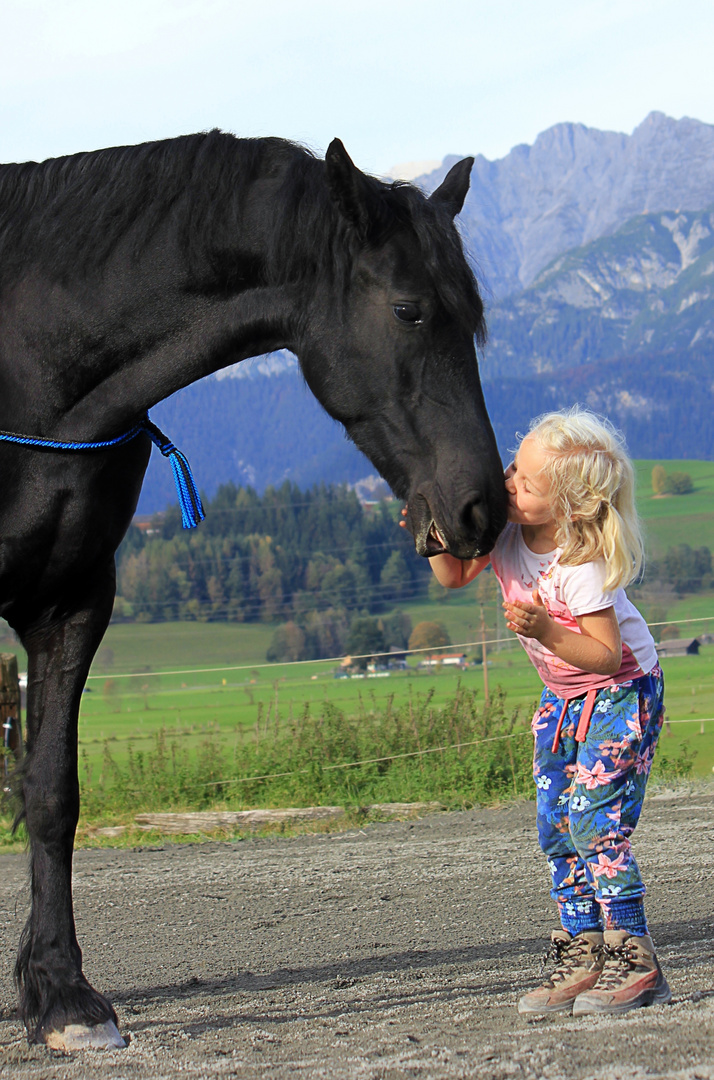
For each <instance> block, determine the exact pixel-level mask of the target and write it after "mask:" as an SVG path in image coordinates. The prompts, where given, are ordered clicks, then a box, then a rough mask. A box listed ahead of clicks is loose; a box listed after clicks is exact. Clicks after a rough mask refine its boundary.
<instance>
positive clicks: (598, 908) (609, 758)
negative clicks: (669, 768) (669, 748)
mask: <svg viewBox="0 0 714 1080" xmlns="http://www.w3.org/2000/svg"><path fill="white" fill-rule="evenodd" d="M663 696H664V681H663V677H662V672H661V670H660V668H659V666H657V667H655V668H654V669H653V671H651V672H650V673H649V674H648V675H643V676H641V677H640V678H639V679H634V680H633V681H632V682H627V683H623V684H622V685H620V686H608V687H605V688H604V689H603V690H599V691H598V693H597V696H596V698H595V706H594V708H593V713H592V718H591V720H590V727H589V729H588V732H587V736H586V737H585V741H584V742H576V740H575V732H576V729H577V725H578V719H579V717H580V713H581V711H582V709H583V705H584V702H585V698H584V697H580V698H575V699H571V700H569V701H568V703H567V711H566V713H565V716H564V719H563V724H562V729H561V733H560V741H559V745H558V746H557V749H556V750H555V751H554V750H553V741H554V738H555V733H556V729H557V727H558V722H559V720H560V716H561V712H562V710H563V705H564V702H563V700H562V699H560V698H558V697H557V696H556V695H555V694H554V693H553V691H552V690H549V689H548V687H545V689H544V690H543V695H542V697H541V702H540V706H539V708H538V709H537V711H536V714H535V716H534V717H533V725H532V726H533V734H534V736H535V752H534V759H533V776H534V779H535V782H536V804H537V814H538V839H539V842H540V846H541V848H542V850H543V852H544V853H545V855H546V856H547V858H548V867H549V869H550V872H551V877H552V882H553V887H552V890H551V896H552V897H553V899H554V900H555V901H556V902H557V904H558V909H559V914H560V919H561V923H562V925H563V927H564V929H566V930H568V931H570V933H571V934H577V933H580V932H582V931H584V930H595V929H602V928H603V924H604V926H605V928H606V929H627V930H629V931H630V933H632V934H645V933H647V924H646V921H645V915H644V902H643V899H642V898H643V897H644V894H645V886H644V884H643V882H642V878H641V876H640V871H639V867H638V866H637V862H636V861H635V857H634V855H633V854H632V850H631V847H630V836H631V835H632V832H633V830H634V828H635V826H636V825H637V822H638V820H639V816H640V812H641V810H642V803H643V800H644V796H645V787H646V784H647V778H648V775H649V771H650V768H651V766H652V759H653V757H654V752H655V747H656V745H657V740H658V738H659V733H660V731H661V728H662V723H663V720H664V704H663Z"/></svg>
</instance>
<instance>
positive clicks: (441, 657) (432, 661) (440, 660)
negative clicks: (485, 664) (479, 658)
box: [418, 652, 466, 668]
mask: <svg viewBox="0 0 714 1080" xmlns="http://www.w3.org/2000/svg"><path fill="white" fill-rule="evenodd" d="M441 665H443V666H444V667H459V668H463V667H466V653H463V652H462V653H440V654H438V655H436V654H434V655H432V656H425V657H424V659H423V660H421V661H420V662H419V665H418V666H419V667H440V666H441Z"/></svg>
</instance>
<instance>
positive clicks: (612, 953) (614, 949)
mask: <svg viewBox="0 0 714 1080" xmlns="http://www.w3.org/2000/svg"><path fill="white" fill-rule="evenodd" d="M602 949H603V952H604V954H605V965H604V967H603V969H602V974H601V975H600V978H599V979H598V983H597V988H598V990H612V989H615V988H616V987H617V986H618V985H619V984H620V983H621V982H622V981H623V979H626V978H627V976H628V975H629V974H630V973H631V972H633V971H635V970H636V968H637V955H636V949H635V947H634V946H633V945H631V944H630V943H629V942H628V941H625V942H623V943H622V945H603V947H602Z"/></svg>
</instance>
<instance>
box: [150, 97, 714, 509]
mask: <svg viewBox="0 0 714 1080" xmlns="http://www.w3.org/2000/svg"><path fill="white" fill-rule="evenodd" d="M456 160H457V159H456V158H453V157H450V158H446V159H445V160H444V161H443V163H442V164H441V166H440V167H439V168H438V169H435V170H434V171H433V172H431V173H429V174H428V175H426V176H422V177H420V178H418V180H417V181H416V183H417V184H418V185H419V186H421V187H422V188H423V189H424V190H425V191H427V192H428V191H431V190H433V189H434V188H435V187H437V186H438V184H439V183H440V182H441V180H442V179H443V177H444V175H445V174H446V172H447V171H448V169H449V168H450V167H451V165H452V164H453V163H454V161H456ZM459 222H460V228H461V230H462V235H463V238H464V243H465V246H466V249H467V252H468V254H469V256H470V257H471V259H472V260H473V262H474V264H475V266H476V270H477V274H478V275H479V277H480V279H481V281H482V283H483V285H484V292H485V295H486V300H487V314H488V323H489V331H490V337H489V343H488V345H487V347H486V349H485V351H484V353H483V355H482V356H481V358H480V365H481V375H482V380H483V384H484V394H485V397H486V402H487V405H488V408H489V413H490V415H491V418H492V421H493V424H494V428H495V430H496V435H497V439H498V441H499V446H500V448H501V450H502V453H503V455H504V457H505V456H506V455H507V454H508V450H509V447H511V446H512V445H513V441H514V433H515V431H517V430H524V429H525V427H527V424H528V421H529V419H530V418H531V417H532V416H533V415H536V414H537V413H539V412H542V411H544V410H546V409H550V408H556V407H560V406H562V405H566V404H570V403H572V402H573V401H581V402H584V403H587V404H589V405H590V406H591V407H593V408H596V409H597V410H599V411H602V412H605V413H607V414H608V415H610V416H611V417H612V419H613V420H614V421H615V422H616V423H617V424H618V425H619V426H621V427H622V428H623V430H624V431H625V433H626V435H627V438H628V443H629V446H630V450H631V452H632V453H633V454H634V455H635V456H637V457H660V458H664V459H666V458H688V457H689V458H709V457H714V425H713V424H712V422H711V416H712V413H713V412H714V126H712V125H708V124H704V123H701V122H699V121H697V120H690V119H683V120H673V119H671V118H669V117H666V116H663V115H662V114H661V113H652V114H650V116H648V117H647V119H646V120H645V121H644V122H643V123H642V124H641V125H640V126H639V127H638V128H636V129H635V131H634V132H633V134H632V135H630V136H628V135H623V134H618V133H615V132H603V131H597V130H594V129H592V128H587V127H584V126H583V125H581V124H558V125H556V126H555V127H553V128H550V129H549V130H548V131H546V132H544V133H543V134H542V135H540V136H539V137H538V138H537V139H536V141H535V143H534V144H533V146H517V147H515V148H514V149H513V150H512V151H511V152H510V154H508V155H507V156H506V157H505V158H503V159H501V160H500V161H493V162H491V161H488V160H487V159H486V158H484V157H482V156H480V155H479V156H478V157H476V160H475V163H474V167H473V170H472V176H471V188H470V191H469V194H468V197H467V200H466V203H465V206H464V209H463V212H462V214H461V217H460V219H459ZM152 415H153V417H154V419H155V420H156V422H157V423H159V424H160V425H162V426H165V427H166V428H167V431H168V433H169V435H170V436H171V438H172V439H173V440H174V441H176V442H177V443H178V444H179V445H180V446H181V448H182V449H183V450H184V452H186V453H187V454H188V455H189V456H190V457H191V460H192V464H193V465H194V468H195V471H196V473H197V478H198V482H199V484H200V485H201V486H202V487H204V488H205V489H206V490H207V491H208V492H211V493H212V492H213V491H214V490H215V488H216V487H217V486H218V484H219V483H221V482H224V481H226V480H233V481H235V482H236V483H250V484H252V485H253V486H255V487H257V488H258V489H259V490H262V489H263V488H264V487H265V486H266V485H267V484H270V483H272V484H277V483H280V482H281V481H282V480H283V479H285V478H288V477H289V478H290V479H291V480H294V481H295V482H297V483H299V484H302V485H307V484H311V483H315V482H320V481H324V482H337V481H347V482H355V481H357V480H359V479H360V478H362V477H364V476H366V475H369V474H370V473H373V472H374V470H373V467H372V466H371V464H370V463H369V462H368V461H367V460H366V459H365V458H364V457H363V456H362V455H361V454H360V453H359V452H358V451H357V450H356V449H355V448H354V447H353V446H352V444H350V443H349V442H347V441H346V439H345V436H344V433H343V431H342V429H341V427H340V426H339V425H337V424H335V423H334V422H333V421H332V420H330V419H329V417H327V416H326V415H325V413H324V412H323V411H322V410H321V408H320V406H319V405H318V404H317V402H316V401H315V400H314V399H313V398H312V397H311V395H310V394H309V392H308V391H307V389H306V387H305V385H304V382H303V380H302V377H301V375H300V373H299V370H298V368H297V363H296V361H295V358H294V357H292V356H291V355H290V354H286V353H279V354H273V355H271V356H269V357H263V358H258V359H255V360H251V361H245V362H244V363H243V364H241V365H237V366H236V367H234V368H228V369H226V370H225V371H224V372H219V373H218V374H217V375H215V376H211V377H209V378H208V379H204V380H203V381H202V382H201V383H197V384H194V385H193V386H191V387H188V388H187V389H186V390H183V391H181V392H180V393H179V394H177V395H174V397H173V398H171V399H169V400H168V401H166V402H162V403H161V404H160V405H159V406H157V407H156V409H155V410H154V411H153V413H152ZM172 497H173V495H172V490H171V477H170V472H169V471H168V470H166V468H165V463H155V462H153V461H152V464H151V466H150V468H149V473H148V474H147V480H146V483H145V487H144V492H143V494H142V499H141V502H140V507H139V509H140V511H141V512H144V513H147V512H153V511H154V510H156V509H160V508H162V507H163V506H164V505H166V503H167V502H169V501H171V499H172Z"/></svg>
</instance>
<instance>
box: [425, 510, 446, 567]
mask: <svg viewBox="0 0 714 1080" xmlns="http://www.w3.org/2000/svg"><path fill="white" fill-rule="evenodd" d="M447 551H448V547H447V544H446V540H445V539H444V537H443V536H442V535H441V533H440V532H439V529H438V528H437V525H436V522H435V521H434V520H433V519H432V522H431V525H430V526H429V531H428V533H427V534H426V555H427V558H431V556H432V555H443V554H444V553H445V552H447Z"/></svg>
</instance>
